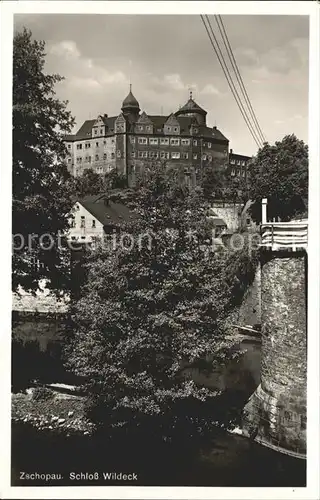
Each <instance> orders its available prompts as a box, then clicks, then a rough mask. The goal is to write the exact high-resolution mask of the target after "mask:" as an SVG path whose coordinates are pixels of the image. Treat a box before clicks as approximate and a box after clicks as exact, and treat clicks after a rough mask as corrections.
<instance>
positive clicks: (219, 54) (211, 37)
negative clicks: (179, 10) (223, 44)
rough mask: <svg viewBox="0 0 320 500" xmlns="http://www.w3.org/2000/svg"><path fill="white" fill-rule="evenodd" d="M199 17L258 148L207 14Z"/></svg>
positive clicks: (256, 138) (259, 145) (254, 133)
mask: <svg viewBox="0 0 320 500" xmlns="http://www.w3.org/2000/svg"><path fill="white" fill-rule="evenodd" d="M200 17H201V20H202V22H203V25H204V27H205V29H206V32H207V35H208V37H209V40H210V43H211V45H212V47H213V49H214V51H215V54H216V56H217V58H218V61H219V63H220V66H221V68H222V71H223V73H224V76H225V77H226V80H227V82H228V85H229V87H230V90H231V92H232V95H233V97H234V98H235V101H236V103H237V105H238V107H239V110H240V112H241V114H242V117H243V119H244V121H245V122H246V125H247V127H248V129H249V131H250V133H251V135H252V137H253V139H254V141H255V143H256V144H257V146H258V148H260V147H261V146H262V143H261V141H260V138H259V136H258V135H257V134H256V132H255V130H254V128H253V127H252V125H251V123H250V119H249V117H248V115H247V112H246V109H245V108H244V106H243V104H242V102H241V99H240V96H239V94H238V91H237V89H236V87H235V85H234V83H233V80H232V77H231V75H230V72H229V69H228V66H227V65H226V62H225V59H224V56H223V54H222V51H221V49H220V46H219V43H218V40H217V38H216V36H215V34H214V32H213V29H212V26H211V23H210V20H209V18H208V16H207V15H206V16H203V15H202V14H200ZM205 17H206V21H207V23H208V26H209V28H210V31H209V29H208V27H207V24H206V22H205ZM210 32H211V34H210ZM214 42H215V43H216V45H215V43H214Z"/></svg>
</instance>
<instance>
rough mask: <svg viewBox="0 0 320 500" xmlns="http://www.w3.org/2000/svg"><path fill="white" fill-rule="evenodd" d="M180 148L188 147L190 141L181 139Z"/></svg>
mask: <svg viewBox="0 0 320 500" xmlns="http://www.w3.org/2000/svg"><path fill="white" fill-rule="evenodd" d="M181 146H190V139H181Z"/></svg>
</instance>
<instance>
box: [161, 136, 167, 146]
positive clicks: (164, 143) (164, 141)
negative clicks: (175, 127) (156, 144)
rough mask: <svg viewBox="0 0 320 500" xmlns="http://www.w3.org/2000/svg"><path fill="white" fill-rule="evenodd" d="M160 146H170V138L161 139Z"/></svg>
mask: <svg viewBox="0 0 320 500" xmlns="http://www.w3.org/2000/svg"><path fill="white" fill-rule="evenodd" d="M160 144H161V145H162V146H168V145H169V138H168V137H165V138H161V139H160Z"/></svg>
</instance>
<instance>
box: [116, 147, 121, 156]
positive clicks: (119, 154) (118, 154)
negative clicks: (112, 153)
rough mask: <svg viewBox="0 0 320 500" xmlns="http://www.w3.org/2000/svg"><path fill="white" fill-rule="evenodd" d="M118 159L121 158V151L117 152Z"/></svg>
mask: <svg viewBox="0 0 320 500" xmlns="http://www.w3.org/2000/svg"><path fill="white" fill-rule="evenodd" d="M117 158H121V151H120V149H118V150H117Z"/></svg>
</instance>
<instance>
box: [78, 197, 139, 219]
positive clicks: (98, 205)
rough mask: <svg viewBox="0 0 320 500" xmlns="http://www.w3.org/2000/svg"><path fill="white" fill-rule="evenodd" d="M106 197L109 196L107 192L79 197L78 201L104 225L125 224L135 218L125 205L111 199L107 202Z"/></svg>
mask: <svg viewBox="0 0 320 500" xmlns="http://www.w3.org/2000/svg"><path fill="white" fill-rule="evenodd" d="M105 198H108V195H107V194H100V195H95V196H86V197H85V198H82V199H79V200H78V203H80V204H81V205H82V206H83V207H84V208H85V209H86V210H88V212H90V213H91V214H92V215H93V216H94V217H95V218H96V219H97V220H98V221H99V222H101V224H103V225H104V226H110V225H119V224H123V223H124V222H129V221H130V220H133V219H134V218H135V214H134V213H133V212H132V211H130V210H129V209H128V208H127V207H126V206H125V205H123V204H121V203H115V202H113V201H111V200H108V202H107V203H105Z"/></svg>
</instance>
